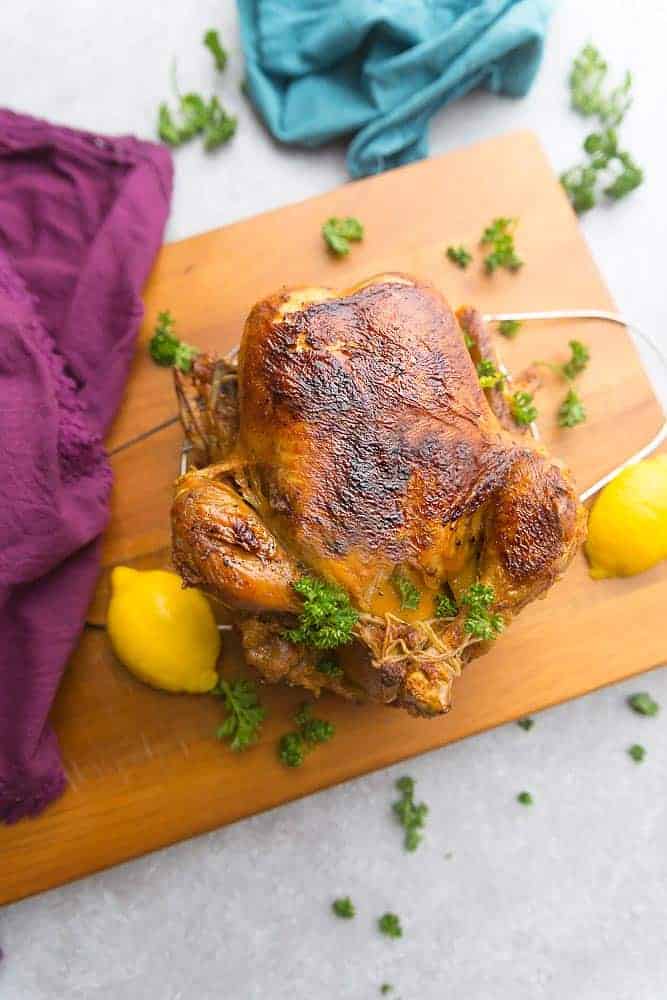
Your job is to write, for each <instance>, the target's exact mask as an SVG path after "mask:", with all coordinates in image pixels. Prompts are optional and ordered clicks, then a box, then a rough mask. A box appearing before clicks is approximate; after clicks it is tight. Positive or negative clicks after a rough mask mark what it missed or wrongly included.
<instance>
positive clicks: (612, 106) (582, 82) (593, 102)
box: [569, 42, 632, 126]
mask: <svg viewBox="0 0 667 1000" xmlns="http://www.w3.org/2000/svg"><path fill="white" fill-rule="evenodd" d="M608 69H609V66H608V65H607V62H606V61H605V60H604V59H603V58H602V55H601V54H600V52H599V50H598V49H596V47H595V46H594V45H591V44H590V42H589V43H588V44H587V45H584V47H583V49H582V50H581V52H580V53H579V55H577V56H575V59H574V62H573V64H572V69H571V71H570V79H569V84H570V100H571V104H572V107H573V108H574V109H575V111H578V112H579V113H580V114H582V115H583V116H584V117H585V118H589V117H590V116H591V115H595V116H596V117H597V118H599V119H600V121H601V122H602V123H603V124H604V125H611V126H616V125H620V124H621V122H622V121H623V119H624V117H625V115H626V112H627V111H628V109H629V107H630V105H631V104H632V95H631V93H630V90H631V88H632V74H631V73H630V72H629V71H628V72H626V74H625V76H624V78H623V82H622V83H621V84H620V85H619V86H618V87H614V89H613V90H611V91H610V92H609V94H608V95H607V96H605V94H604V93H603V86H604V84H605V82H606V77H607V71H608Z"/></svg>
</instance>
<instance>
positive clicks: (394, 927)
mask: <svg viewBox="0 0 667 1000" xmlns="http://www.w3.org/2000/svg"><path fill="white" fill-rule="evenodd" d="M378 929H379V931H380V933H381V934H386V935H387V937H392V938H400V937H403V928H402V927H401V921H400V920H399V918H398V917H397V916H396V914H395V913H383V914H382V916H381V917H380V919H379V920H378Z"/></svg>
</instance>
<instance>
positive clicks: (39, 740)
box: [0, 111, 172, 821]
mask: <svg viewBox="0 0 667 1000" xmlns="http://www.w3.org/2000/svg"><path fill="white" fill-rule="evenodd" d="M171 179H172V168H171V158H170V155H169V153H168V151H167V150H166V149H165V148H163V147H162V146H156V145H154V144H152V143H146V142H139V141H137V140H135V139H132V138H120V139H108V138H104V137H102V136H96V135H90V134H88V133H84V132H76V131H73V130H71V129H65V128H59V127H55V126H53V125H49V124H48V123H46V122H42V121H37V120H35V119H32V118H28V117H26V116H19V115H15V114H12V113H11V112H7V111H0V465H1V466H2V477H1V478H0V818H2V819H4V820H7V821H12V820H16V819H19V818H20V817H22V816H26V815H31V814H35V813H37V812H39V811H40V810H41V809H42V808H43V807H44V806H45V805H46V804H47V803H48V802H50V801H51V800H52V799H53V798H55V797H56V796H57V795H58V794H60V792H61V791H62V790H63V788H64V786H65V778H64V775H63V770H62V766H61V762H60V757H59V752H58V746H57V742H56V737H55V735H54V733H53V731H52V730H51V728H50V727H49V725H48V722H47V717H48V713H49V709H50V707H51V704H52V702H53V698H54V696H55V692H56V689H57V687H58V683H59V681H60V678H61V675H62V672H63V669H64V666H65V663H66V661H67V658H68V656H69V654H70V653H71V651H72V649H73V647H74V645H75V643H76V640H77V637H78V635H79V634H80V631H81V628H82V626H83V621H84V616H85V613H86V608H87V605H88V602H89V601H90V598H91V595H92V590H93V587H94V585H95V578H96V574H97V568H98V552H99V538H100V534H101V532H102V530H103V528H104V526H105V524H106V521H107V515H108V500H109V490H110V485H111V471H110V468H109V465H108V462H107V459H106V456H105V452H104V448H103V445H102V438H103V435H104V433H105V431H106V430H107V428H108V427H109V424H110V422H111V420H112V417H113V415H114V412H115V410H116V407H117V405H118V402H119V400H120V398H121V395H122V392H123V386H124V383H125V379H126V377H127V372H128V368H129V364H130V359H131V356H132V351H133V345H134V340H135V335H136V333H137V329H138V327H139V324H140V321H141V316H142V304H141V298H140V293H141V289H142V285H143V283H144V280H145V278H146V276H147V274H148V271H149V269H150V266H151V263H152V261H153V258H154V256H155V254H156V252H157V250H158V248H159V246H160V242H161V239H162V233H163V228H164V224H165V221H166V218H167V213H168V210H169V201H170V196H171Z"/></svg>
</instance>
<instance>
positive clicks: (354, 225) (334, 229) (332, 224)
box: [322, 216, 364, 257]
mask: <svg viewBox="0 0 667 1000" xmlns="http://www.w3.org/2000/svg"><path fill="white" fill-rule="evenodd" d="M322 237H323V239H324V242H325V243H326V245H327V247H328V248H329V250H330V251H331V253H333V254H334V255H335V256H336V257H346V256H347V254H348V253H349V252H350V243H358V242H359V240H363V238H364V227H363V226H362V224H361V223H360V222H359V219H355V218H353V217H352V216H348V217H347V218H346V219H337V218H335V217H332V218H330V219H327V221H326V222H325V223H324V225H323V226H322Z"/></svg>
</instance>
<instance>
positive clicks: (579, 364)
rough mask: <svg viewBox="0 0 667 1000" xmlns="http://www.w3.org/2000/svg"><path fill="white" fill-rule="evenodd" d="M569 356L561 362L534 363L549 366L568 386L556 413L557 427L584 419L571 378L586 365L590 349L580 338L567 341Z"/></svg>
mask: <svg viewBox="0 0 667 1000" xmlns="http://www.w3.org/2000/svg"><path fill="white" fill-rule="evenodd" d="M569 347H570V357H569V359H568V360H567V361H566V362H564V363H563V364H553V363H552V362H550V361H536V362H535V364H538V365H543V366H544V367H546V368H550V369H551V370H552V371H553V372H555V373H556V375H559V376H560V377H561V378H564V379H565V381H566V382H567V383H568V385H569V388H568V392H567V395H566V396H565V399H564V400H563V402H562V403H561V404H560V406H559V408H558V413H557V420H558V426H559V427H576V426H577V425H578V424H582V423H583V422H584V421H585V419H586V409H585V407H584V404H583V402H582V399H581V396H580V395H579V393H578V392H577V391H576V389H575V388H574V386H573V385H572V382H573V380H574V379H575V378H576V377H577V375H580V374H581V373H582V372H583V371H584V370H585V369H586V367H587V366H588V362H589V361H590V357H591V355H590V351H589V350H588V348H587V347H586V345H585V344H582V342H581V341H580V340H571V341H570V342H569Z"/></svg>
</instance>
